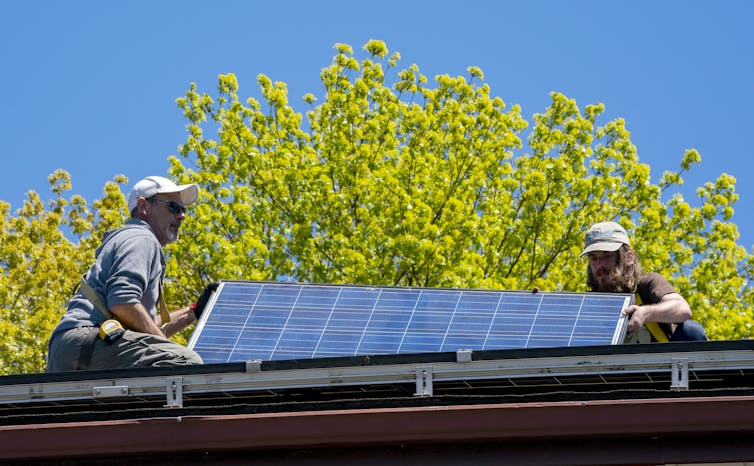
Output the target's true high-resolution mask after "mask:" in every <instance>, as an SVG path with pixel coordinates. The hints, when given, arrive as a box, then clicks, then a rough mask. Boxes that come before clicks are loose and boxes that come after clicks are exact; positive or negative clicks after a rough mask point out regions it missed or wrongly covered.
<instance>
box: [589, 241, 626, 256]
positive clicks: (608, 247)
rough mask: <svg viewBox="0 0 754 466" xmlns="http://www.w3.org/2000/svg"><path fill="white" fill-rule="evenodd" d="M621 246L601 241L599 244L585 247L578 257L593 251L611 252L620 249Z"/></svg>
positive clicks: (617, 243)
mask: <svg viewBox="0 0 754 466" xmlns="http://www.w3.org/2000/svg"><path fill="white" fill-rule="evenodd" d="M621 246H623V243H620V242H615V241H601V242H599V243H594V244H590V245H589V246H587V247H585V248H584V250H583V251H581V254H580V256H583V255H584V254H589V253H590V252H594V251H605V252H613V251H617V250H618V249H620V247H621Z"/></svg>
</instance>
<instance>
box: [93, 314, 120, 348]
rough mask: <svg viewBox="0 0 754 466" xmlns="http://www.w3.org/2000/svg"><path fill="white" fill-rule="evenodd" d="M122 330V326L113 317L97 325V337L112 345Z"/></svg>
mask: <svg viewBox="0 0 754 466" xmlns="http://www.w3.org/2000/svg"><path fill="white" fill-rule="evenodd" d="M124 332H125V330H123V326H122V325H120V322H118V321H117V320H115V319H110V320H106V321H104V322H102V325H100V327H99V337H100V338H102V340H104V342H105V343H107V344H108V345H112V344H113V343H115V342H116V341H118V339H119V338H120V337H122V336H123V333H124Z"/></svg>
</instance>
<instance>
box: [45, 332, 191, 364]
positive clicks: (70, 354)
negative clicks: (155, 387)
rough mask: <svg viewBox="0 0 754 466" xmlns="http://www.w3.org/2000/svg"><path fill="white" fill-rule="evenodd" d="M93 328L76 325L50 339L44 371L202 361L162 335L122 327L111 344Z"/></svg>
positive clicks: (188, 350)
mask: <svg viewBox="0 0 754 466" xmlns="http://www.w3.org/2000/svg"><path fill="white" fill-rule="evenodd" d="M98 332H99V328H97V327H78V328H72V329H70V330H67V331H65V332H63V333H58V334H57V335H55V337H53V339H52V340H51V341H50V348H49V354H48V358H47V372H60V371H77V370H98V369H123V368H129V367H149V366H175V365H188V364H202V363H203V361H202V358H201V356H199V355H198V354H197V353H196V352H194V351H192V350H190V349H188V348H186V347H185V346H182V345H179V344H178V343H175V342H172V341H170V340H167V339H165V338H162V337H158V336H155V335H150V334H147V333H140V332H134V331H131V330H126V331H125V332H124V333H123V336H122V337H121V338H119V339H118V341H116V342H114V343H113V344H107V343H105V342H104V341H103V340H102V339H101V338H99V337H98V336H97V333H98Z"/></svg>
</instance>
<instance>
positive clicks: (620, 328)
mask: <svg viewBox="0 0 754 466" xmlns="http://www.w3.org/2000/svg"><path fill="white" fill-rule="evenodd" d="M237 284H242V285H248V286H250V287H253V286H258V287H261V288H260V291H259V295H261V294H262V293H263V291H262V290H263V289H264V287H283V288H285V287H298V288H299V289H300V291H299V292H301V291H303V290H304V288H307V289H309V290H312V289H331V290H338V289H339V290H341V291H342V290H348V291H353V290H367V291H374V290H379V291H380V293H382V292H383V291H387V292H391V293H398V295H399V296H400V295H405V294H406V293H422V292H429V294H430V295H432V294H437V293H442V292H448V293H461V295H462V294H463V293H472V294H473V293H477V294H479V293H490V294H499V296H500V300H501V301H502V299H503V296H504V295H506V294H507V295H508V296H521V297H531V296H539V297H540V299H545V297H553V296H554V297H564V298H565V297H568V298H570V297H584V298H587V297H588V299H590V300H591V299H592V298H597V299H598V298H599V297H600V296H603V297H606V298H608V299H610V300H613V299H616V298H618V299H619V300H622V305H621V309H623V308H626V307H628V306H629V305H631V304H633V301H634V295H633V294H628V293H625V294H618V293H593V292H592V293H575V292H528V291H510V290H490V289H459V288H422V287H397V286H372V285H334V284H304V283H293V282H272V281H246V280H225V281H220V282H219V286H218V288H217V291H216V292H215V293H213V294H212V296H211V297H210V300H209V301H208V303H207V305H206V307H205V311H204V313H203V314H202V316H201V318H200V319H199V321H198V322H197V324H196V326H195V329H194V331H193V333H192V335H191V337H190V339H189V342H188V345H187V346H188V347H189V348H191V349H194V350H197V349H198V348H197V343H199V341H200V338H201V337H202V334H203V332H204V331H205V328H206V327H207V324H208V321H209V319H210V318H211V316H212V313H213V310H214V308H215V306H216V305H217V304H218V301H219V299H220V297H221V296H222V295H223V291H224V289H225V287H226V286H232V285H237ZM281 289H282V288H281ZM461 295H459V300H460V299H461V297H460V296H461ZM553 299H555V298H553ZM498 304H500V303H498ZM255 306H256V304H251V303H249V310H248V316H247V317H249V316H251V313H252V312H253V311H252V309H253V308H254V307H255ZM333 306H334V305H333ZM330 310H331V312H334V310H335V308H334V307H332V308H331V309H330ZM290 312H291V313H292V312H293V307H291V309H290ZM495 312H497V311H495ZM537 312H539V309H537ZM412 318H413V317H412ZM492 318H493V319H496V318H498V317H497V314H494V315H493V317H492ZM370 319H371V316H370ZM627 322H628V318H627V317H625V316H622V315H621V316H619V317H617V318H616V322H615V327H614V329H613V331H612V338H611V339H610V341H609V344H610V345H618V344H622V343H623V342H624V339H625V336H626V328H627ZM243 325H244V327H245V326H246V323H244V324H243ZM366 325H368V323H367V324H365V327H364V329H366ZM448 325H450V323H449V324H448ZM532 325H533V324H532ZM242 330H243V329H242ZM283 331H284V329H283V328H282V327H281V328H280V330H279V332H280V333H281V334H282V333H283ZM364 331H365V332H366V330H364ZM406 331H407V330H406ZM446 332H449V331H448V330H446ZM239 338H240V331H239ZM597 344H598V345H602V344H607V342H606V341H605V342H602V343H597ZM551 346H552V347H557V346H558V345H551ZM564 346H570V344H569V345H564ZM535 347H536V346H535ZM457 349H474V350H483V349H497V348H494V347H490V348H476V347H472V348H453V349H452V350H457ZM427 351H438V352H445V351H448V349H437V350H433V349H431V350H422V351H406V352H405V353H420V352H427ZM199 352H200V354H202V352H201V351H199ZM405 353H402V352H400V351H399V352H389V351H387V352H381V351H376V352H361V353H351V354H347V353H337V354H325V355H312V356H310V357H312V358H321V357H337V356H354V355H370V354H371V355H378V354H405ZM307 357H308V356H300V355H299V356H295V357H283V358H276V359H305V358H307ZM253 359H260V360H271V359H275V358H265V357H244V358H242V359H240V358H236V359H231V357H230V356H228V359H227V360H212V361H210V362H212V363H218V362H219V363H222V362H231V361H239V362H240V361H247V360H253Z"/></svg>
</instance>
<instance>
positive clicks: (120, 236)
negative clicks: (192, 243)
mask: <svg viewBox="0 0 754 466" xmlns="http://www.w3.org/2000/svg"><path fill="white" fill-rule="evenodd" d="M95 257H96V258H95V261H94V265H92V267H91V268H90V269H89V272H88V273H87V275H86V276H85V278H86V281H87V282H88V283H89V285H91V287H92V288H94V290H95V291H96V292H97V293H99V295H100V296H101V297H102V298H103V300H104V301H105V303H106V304H107V307H108V309H109V308H111V307H112V306H113V305H116V304H134V303H139V302H140V303H141V304H143V305H144V307H145V308H146V309H147V310H148V311H149V313H150V315H151V316H152V317H155V315H156V313H157V306H156V304H157V300H158V297H159V292H160V284H161V283H162V280H163V278H164V274H165V256H164V254H163V251H162V246H161V245H160V243H159V242H158V241H157V237H156V236H155V235H154V233H153V232H152V229H151V227H150V226H149V225H148V224H147V223H146V222H144V221H142V220H139V219H133V218H132V219H129V220H128V222H126V224H125V225H124V226H122V227H120V228H117V229H115V230H111V231H108V232H107V233H105V235H104V237H103V238H102V244H101V245H100V247H99V248H97V251H96V252H95ZM105 320H106V317H105V316H104V315H103V314H102V313H101V312H99V311H98V310H96V309H95V307H94V305H93V304H92V303H91V302H89V300H88V299H86V298H85V297H84V295H83V294H82V293H81V292H79V293H77V294H76V295H74V296H73V297H72V298H71V299H70V300H69V301H68V310H67V311H66V312H65V314H63V317H61V319H60V322H59V323H58V326H57V327H55V330H53V332H52V335H51V338H52V336H54V335H55V334H57V333H59V332H62V331H65V330H68V329H71V328H75V327H97V326H99V325H100V324H101V323H102V322H104V321H105Z"/></svg>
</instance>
